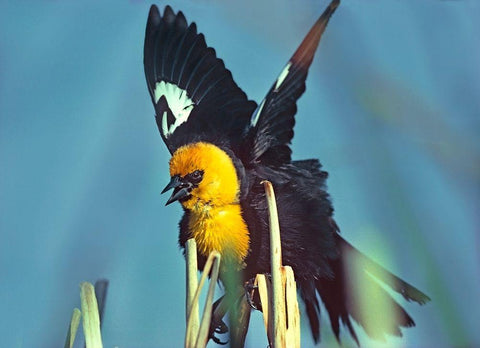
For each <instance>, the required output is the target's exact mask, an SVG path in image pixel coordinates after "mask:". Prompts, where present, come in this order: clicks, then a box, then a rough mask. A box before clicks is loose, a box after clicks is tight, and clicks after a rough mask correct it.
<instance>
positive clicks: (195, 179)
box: [189, 170, 203, 184]
mask: <svg viewBox="0 0 480 348" xmlns="http://www.w3.org/2000/svg"><path fill="white" fill-rule="evenodd" d="M189 176H190V180H191V181H192V183H193V184H198V183H199V182H200V181H202V179H203V171H202V170H196V171H194V172H192V173H190V175H189Z"/></svg>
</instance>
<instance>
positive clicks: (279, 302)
mask: <svg viewBox="0 0 480 348" xmlns="http://www.w3.org/2000/svg"><path fill="white" fill-rule="evenodd" d="M263 184H264V187H265V194H266V197H267V204H268V211H269V221H270V262H271V265H270V266H271V274H272V280H271V282H270V281H269V280H268V278H267V277H265V275H263V274H260V275H257V278H256V284H257V285H258V288H259V289H258V290H259V294H260V301H261V303H262V309H263V320H264V324H265V329H266V330H267V336H268V340H269V342H270V344H271V345H272V346H273V347H274V348H280V347H300V311H299V308H298V301H297V289H296V283H295V276H294V274H293V270H292V268H291V267H290V266H282V248H281V240H280V227H279V223H278V212H277V205H276V201H275V193H274V191H273V187H272V184H271V183H270V182H269V181H263ZM285 307H286V308H285Z"/></svg>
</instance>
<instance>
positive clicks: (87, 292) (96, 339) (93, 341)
mask: <svg viewBox="0 0 480 348" xmlns="http://www.w3.org/2000/svg"><path fill="white" fill-rule="evenodd" d="M80 299H81V302H82V314H83V322H82V323H83V333H84V335H85V343H86V346H87V348H103V345H102V335H101V333H100V315H99V313H98V304H97V298H96V297H95V289H94V287H93V285H92V284H90V283H87V282H83V283H82V284H80Z"/></svg>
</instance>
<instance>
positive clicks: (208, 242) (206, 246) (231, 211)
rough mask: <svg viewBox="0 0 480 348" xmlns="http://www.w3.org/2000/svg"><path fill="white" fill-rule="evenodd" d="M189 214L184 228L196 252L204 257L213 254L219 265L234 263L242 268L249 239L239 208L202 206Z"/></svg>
mask: <svg viewBox="0 0 480 348" xmlns="http://www.w3.org/2000/svg"><path fill="white" fill-rule="evenodd" d="M190 212H191V214H190V220H189V222H188V227H189V230H190V232H191V234H192V236H193V237H194V238H195V241H196V242H197V249H198V252H199V253H200V254H202V255H204V256H208V255H209V254H210V253H211V252H212V251H214V250H217V251H218V252H220V254H221V255H222V258H223V263H234V264H237V267H239V268H243V261H244V259H245V258H246V256H247V254H248V250H249V244H250V237H249V233H248V228H247V225H246V223H245V221H244V220H243V217H242V215H241V208H240V205H239V204H229V205H224V206H221V207H211V206H202V207H197V209H192V210H190Z"/></svg>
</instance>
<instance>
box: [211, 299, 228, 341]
mask: <svg viewBox="0 0 480 348" xmlns="http://www.w3.org/2000/svg"><path fill="white" fill-rule="evenodd" d="M227 310H228V308H226V300H225V296H222V297H220V298H219V299H218V300H217V301H215V303H214V304H213V309H212V311H213V315H212V320H211V322H210V333H209V337H210V338H211V339H212V341H213V342H215V343H216V344H220V345H225V344H227V343H228V340H227V341H225V342H224V341H221V340H220V338H218V337H216V336H215V335H216V334H219V335H222V334H224V333H227V332H228V326H227V324H225V322H224V321H223V319H222V318H223V317H224V316H225V313H226V312H227Z"/></svg>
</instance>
